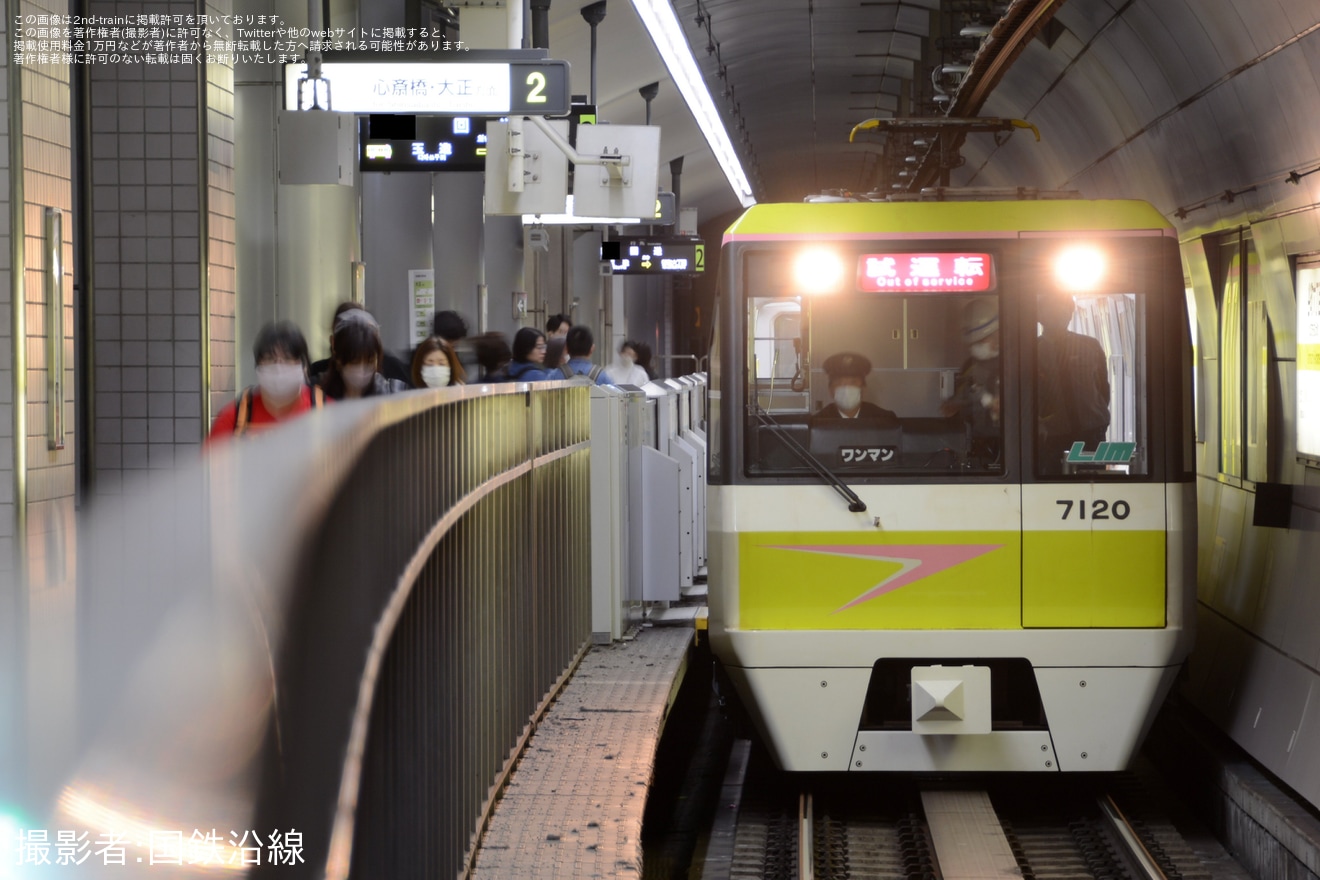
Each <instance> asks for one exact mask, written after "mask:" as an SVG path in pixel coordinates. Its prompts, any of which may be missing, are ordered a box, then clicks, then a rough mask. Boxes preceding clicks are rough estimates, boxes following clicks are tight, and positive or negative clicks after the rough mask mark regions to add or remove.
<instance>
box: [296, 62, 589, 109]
mask: <svg viewBox="0 0 1320 880" xmlns="http://www.w3.org/2000/svg"><path fill="white" fill-rule="evenodd" d="M479 54H480V53H478V52H468V53H464V54H463V56H462V58H463V60H462V61H449V60H427V61H389V62H381V61H362V60H356V59H354V60H345V61H329V60H327V61H325V62H324V63H323V64H322V65H321V75H322V77H324V78H325V79H326V80H327V81H328V82H329V84H330V88H329V98H328V100H329V104H330V107H329V108H328V109H330V110H333V111H335V112H337V113H381V114H385V113H405V114H413V115H419V116H445V115H455V116H510V115H512V116H563V115H565V114H566V113H568V112H569V107H570V104H571V101H570V96H569V78H568V62H567V61H555V60H553V59H548V58H537V59H533V60H527V61H517V60H515V61H509V60H498V61H484V60H469V59H470V58H472V56H478V55H479ZM499 54H501V55H508V54H511V53H507V52H505V53H499ZM374 57H377V58H378V57H380V56H379V55H377V56H374ZM306 76H307V65H305V64H288V65H286V66H285V68H284V107H285V109H286V110H307V109H310V104H311V94H312V90H311V89H303V90H300V89H299V86H298V84H299V81H300V80H302V79H304V78H305V77H306ZM321 94H322V95H324V92H322V93H321ZM300 95H301V97H300ZM323 100H324V99H323ZM303 105H306V106H303ZM322 106H324V104H323V105H322Z"/></svg>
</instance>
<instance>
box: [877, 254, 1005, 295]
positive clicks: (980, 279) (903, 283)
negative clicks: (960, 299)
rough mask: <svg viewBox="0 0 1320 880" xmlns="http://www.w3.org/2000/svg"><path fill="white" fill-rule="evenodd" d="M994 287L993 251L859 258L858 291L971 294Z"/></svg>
mask: <svg viewBox="0 0 1320 880" xmlns="http://www.w3.org/2000/svg"><path fill="white" fill-rule="evenodd" d="M994 286H995V285H994V260H993V258H992V257H991V256H990V254H971V253H950V254H929V253H922V254H907V253H897V254H863V255H862V256H861V257H859V258H858V260H857V288H858V289H859V290H865V291H873V292H891V291H892V292H902V293H972V292H975V291H978V290H993V289H994Z"/></svg>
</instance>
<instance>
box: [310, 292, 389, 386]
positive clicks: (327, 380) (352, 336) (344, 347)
mask: <svg viewBox="0 0 1320 880" xmlns="http://www.w3.org/2000/svg"><path fill="white" fill-rule="evenodd" d="M382 355H383V346H382V345H381V341H380V328H379V327H378V326H377V324H376V319H375V318H373V317H371V314H370V313H369V312H365V311H363V310H362V309H353V310H351V311H347V312H344V313H343V314H342V315H340V316H339V318H338V320H336V321H335V332H334V334H333V335H332V336H331V337H330V368H329V369H328V370H326V372H325V375H323V376H322V377H321V387H322V388H323V389H325V394H326V396H327V397H329V398H331V399H332V400H343V399H345V398H358V397H374V396H376V395H377V394H392V393H394V392H396V391H405V390H407V388H408V383H406V382H403V381H401V380H399V379H387V378H385V377H384V376H382V375H381V374H380V373H379V372H378V370H379V368H380V364H381V360H382Z"/></svg>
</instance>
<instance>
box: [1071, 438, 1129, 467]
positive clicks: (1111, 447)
mask: <svg viewBox="0 0 1320 880" xmlns="http://www.w3.org/2000/svg"><path fill="white" fill-rule="evenodd" d="M1136 451H1137V444H1135V443H1111V442H1110V441H1108V440H1105V441H1103V442H1101V444H1100V445H1099V446H1097V447H1096V448H1095V452H1087V451H1086V444H1085V443H1083V442H1082V441H1080V440H1078V441H1077V442H1076V443H1074V444H1073V445H1072V449H1069V450H1068V457H1067V458H1066V459H1064V460H1065V461H1068V462H1078V463H1079V462H1097V461H1131V460H1132V456H1133V455H1135V454H1136Z"/></svg>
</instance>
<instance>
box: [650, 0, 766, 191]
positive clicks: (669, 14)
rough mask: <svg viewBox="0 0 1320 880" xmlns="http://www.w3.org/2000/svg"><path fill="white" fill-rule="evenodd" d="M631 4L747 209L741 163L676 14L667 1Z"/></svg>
mask: <svg viewBox="0 0 1320 880" xmlns="http://www.w3.org/2000/svg"><path fill="white" fill-rule="evenodd" d="M632 4H633V8H634V9H636V10H637V16H638V17H639V18H640V19H641V20H642V24H644V25H646V32H647V33H649V34H650V35H651V42H653V43H655V48H656V51H658V52H659V53H660V57H661V58H662V59H663V60H664V62H665V67H666V68H668V69H669V77H670V79H672V80H673V81H674V84H675V85H676V86H678V91H679V93H680V94H681V95H682V96H683V100H684V101H686V102H687V105H688V110H690V111H691V112H692V117H693V118H694V119H696V121H697V126H698V127H699V128H700V129H701V133H702V134H703V135H705V137H706V143H707V144H709V145H710V149H711V152H712V153H714V154H715V160H716V161H717V162H719V163H720V168H722V169H723V170H724V176H725V177H727V178H728V179H729V186H730V187H732V188H733V194H734V195H735V196H737V197H738V201H739V202H741V203H742V206H743V207H744V208H750V207H751V206H752V205H755V204H756V197H755V196H753V195H752V185H751V184H750V183H749V182H748V181H747V175H746V174H745V173H744V172H743V167H742V163H741V162H739V161H738V154H737V153H736V152H735V151H734V149H733V142H732V141H730V140H729V133H728V132H727V131H725V130H724V123H723V122H722V121H721V120H720V114H719V111H718V110H716V109H715V102H714V101H713V100H711V97H710V90H708V89H707V88H706V81H705V79H704V78H703V77H702V75H701V69H700V68H698V67H697V62H696V59H694V58H693V57H692V49H691V47H689V46H688V42H687V37H686V36H684V34H683V27H682V25H680V24H679V23H678V16H676V15H675V14H674V8H673V6H671V5H670V0H632Z"/></svg>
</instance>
